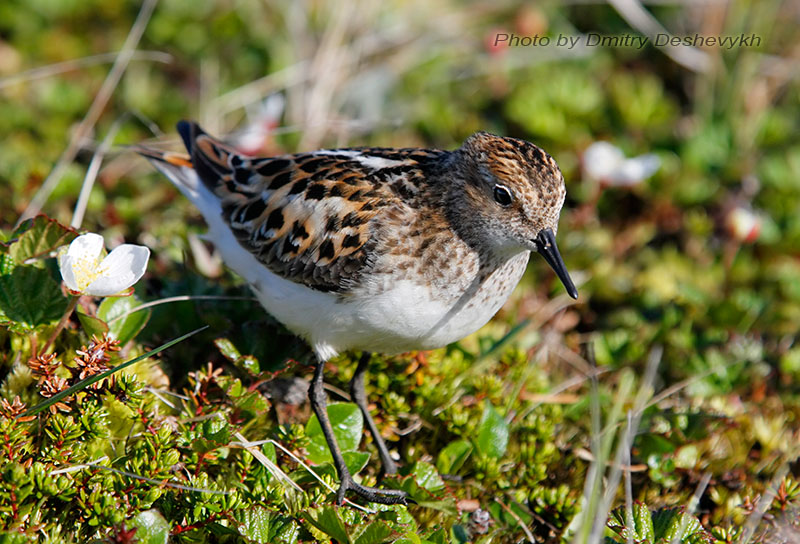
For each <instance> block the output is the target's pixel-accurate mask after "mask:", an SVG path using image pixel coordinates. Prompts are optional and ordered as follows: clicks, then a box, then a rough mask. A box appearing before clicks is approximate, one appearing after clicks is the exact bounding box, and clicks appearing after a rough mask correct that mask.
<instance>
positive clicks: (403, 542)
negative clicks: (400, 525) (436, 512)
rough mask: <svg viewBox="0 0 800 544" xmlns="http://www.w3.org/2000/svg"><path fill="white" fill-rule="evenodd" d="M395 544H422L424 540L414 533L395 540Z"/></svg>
mask: <svg viewBox="0 0 800 544" xmlns="http://www.w3.org/2000/svg"><path fill="white" fill-rule="evenodd" d="M394 544H422V540H420V538H419V536H417V535H415V534H414V533H406V534H404V535H403V536H401V537H400V538H398V539H397V540H395V541H394Z"/></svg>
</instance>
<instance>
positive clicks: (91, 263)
mask: <svg viewBox="0 0 800 544" xmlns="http://www.w3.org/2000/svg"><path fill="white" fill-rule="evenodd" d="M101 263H102V256H101V255H98V256H97V257H95V258H92V257H89V256H88V255H86V256H83V257H80V258H79V259H77V260H76V261H75V262H74V263H73V264H72V273H73V274H74V275H75V283H76V284H77V285H78V291H84V290H86V288H87V287H89V285H91V283H92V282H93V281H94V280H96V279H97V278H99V277H100V276H102V275H104V274H105V273H106V267H104V266H101Z"/></svg>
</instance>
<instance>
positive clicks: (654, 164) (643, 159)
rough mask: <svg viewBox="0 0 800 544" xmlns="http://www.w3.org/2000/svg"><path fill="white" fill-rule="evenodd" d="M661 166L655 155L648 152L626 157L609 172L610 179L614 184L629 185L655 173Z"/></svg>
mask: <svg viewBox="0 0 800 544" xmlns="http://www.w3.org/2000/svg"><path fill="white" fill-rule="evenodd" d="M660 167H661V160H660V159H659V158H658V156H657V155H655V154H653V153H648V154H647V155H639V156H638V157H634V158H632V159H627V160H625V161H623V162H622V164H620V165H619V167H618V168H617V169H616V170H615V171H614V172H613V173H612V174H611V176H610V181H611V182H612V183H613V184H614V185H622V186H630V185H636V184H637V183H639V182H640V181H642V180H644V179H647V178H649V177H650V176H652V175H653V174H655V173H656V172H657V171H658V169H659V168H660Z"/></svg>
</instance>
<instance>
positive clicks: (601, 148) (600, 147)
mask: <svg viewBox="0 0 800 544" xmlns="http://www.w3.org/2000/svg"><path fill="white" fill-rule="evenodd" d="M624 160H625V155H623V153H622V150H621V149H620V148H618V147H617V146H615V145H614V144H611V143H609V142H602V141H601V142H595V143H593V144H592V145H590V146H589V147H588V148H586V151H584V152H583V169H584V173H585V174H586V175H587V176H588V177H589V178H591V179H594V180H605V179H607V178H608V177H609V176H611V175H612V174H613V173H614V171H615V170H617V169H618V168H619V166H620V164H621V163H622V161H624Z"/></svg>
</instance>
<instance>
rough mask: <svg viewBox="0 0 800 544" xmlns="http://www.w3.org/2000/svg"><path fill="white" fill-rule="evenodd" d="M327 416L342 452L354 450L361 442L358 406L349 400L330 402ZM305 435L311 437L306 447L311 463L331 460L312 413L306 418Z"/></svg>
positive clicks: (361, 425)
mask: <svg viewBox="0 0 800 544" xmlns="http://www.w3.org/2000/svg"><path fill="white" fill-rule="evenodd" d="M328 417H329V418H330V420H331V426H332V427H333V434H334V436H335V437H336V441H337V442H338V443H339V447H340V448H341V450H342V452H348V451H356V450H357V449H358V445H359V443H360V442H361V436H362V433H363V425H364V420H363V417H362V415H361V410H359V408H358V406H356V405H355V404H352V403H349V402H341V403H335V404H330V405H328ZM306 435H307V436H308V437H309V438H310V439H311V441H310V442H309V444H308V448H307V449H308V458H309V459H310V460H311V461H312V462H313V463H316V464H322V463H327V462H331V461H333V458H332V457H331V452H330V450H329V449H328V443H327V442H326V441H325V435H323V434H322V427H320V424H319V420H318V419H317V416H316V415H312V416H311V418H310V419H309V420H308V423H307V424H306Z"/></svg>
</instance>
